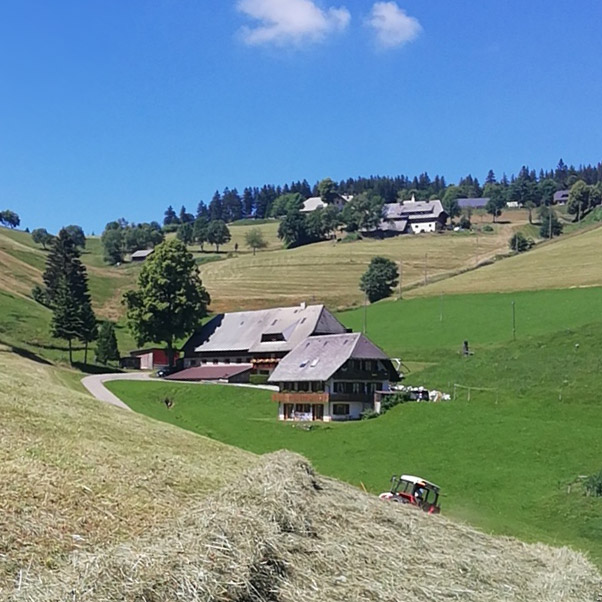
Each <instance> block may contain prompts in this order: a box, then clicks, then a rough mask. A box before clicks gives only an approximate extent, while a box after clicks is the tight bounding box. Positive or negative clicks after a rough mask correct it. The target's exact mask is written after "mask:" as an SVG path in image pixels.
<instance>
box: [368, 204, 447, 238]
mask: <svg viewBox="0 0 602 602" xmlns="http://www.w3.org/2000/svg"><path fill="white" fill-rule="evenodd" d="M448 217H449V216H448V215H447V213H446V212H445V210H444V209H443V206H442V205H441V201H439V200H434V201H416V200H414V198H413V197H412V200H411V201H403V202H399V203H386V204H385V205H384V206H383V220H382V221H381V223H380V225H379V226H378V229H379V230H380V231H381V232H385V233H390V234H405V233H414V234H420V233H422V232H437V231H438V230H441V229H442V228H444V227H445V224H446V222H447V218H448Z"/></svg>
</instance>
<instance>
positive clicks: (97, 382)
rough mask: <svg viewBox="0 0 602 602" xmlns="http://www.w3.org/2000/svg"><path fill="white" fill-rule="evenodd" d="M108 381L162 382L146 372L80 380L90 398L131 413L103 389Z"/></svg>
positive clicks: (267, 389)
mask: <svg viewBox="0 0 602 602" xmlns="http://www.w3.org/2000/svg"><path fill="white" fill-rule="evenodd" d="M109 380H146V381H159V382H163V381H161V380H160V379H158V378H153V377H151V375H150V374H149V373H148V372H114V373H108V374H92V375H90V376H84V378H82V385H84V387H86V389H87V390H88V392H89V393H90V395H92V397H95V398H96V399H98V400H99V401H104V402H105V403H110V404H111V405H113V406H116V407H118V408H121V409H122V410H128V411H129V412H131V411H132V409H131V408H130V407H129V406H128V405H126V404H125V403H123V401H121V399H119V397H117V395H114V394H113V393H111V391H109V390H108V389H107V388H106V387H105V385H104V383H105V382H107V381H109ZM169 382H170V384H171V383H177V382H181V384H188V385H192V384H196V385H208V384H218V385H225V386H228V387H251V388H253V389H264V390H266V391H272V392H274V391H278V387H276V386H274V385H250V384H246V383H222V382H206V381H201V382H191V381H186V382H184V381H177V380H171V381H169Z"/></svg>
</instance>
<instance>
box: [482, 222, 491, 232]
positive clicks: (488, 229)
mask: <svg viewBox="0 0 602 602" xmlns="http://www.w3.org/2000/svg"><path fill="white" fill-rule="evenodd" d="M483 232H493V226H490V225H489V224H485V225H484V226H483Z"/></svg>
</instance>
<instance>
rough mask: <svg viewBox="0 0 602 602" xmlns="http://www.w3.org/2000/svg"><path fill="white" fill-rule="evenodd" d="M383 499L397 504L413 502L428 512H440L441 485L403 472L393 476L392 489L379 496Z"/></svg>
mask: <svg viewBox="0 0 602 602" xmlns="http://www.w3.org/2000/svg"><path fill="white" fill-rule="evenodd" d="M378 497H379V498H380V499H381V500H387V501H389V502H395V503H397V504H411V505H412V506H417V507H418V508H420V509H421V510H424V512H428V514H439V512H441V507H440V506H439V487H438V486H437V485H435V484H434V483H430V482H429V481H427V480H426V479H423V478H422V477H413V476H411V475H407V474H403V475H401V476H399V477H398V476H396V475H393V476H392V477H391V491H386V492H385V493H381V494H380V495H379V496H378Z"/></svg>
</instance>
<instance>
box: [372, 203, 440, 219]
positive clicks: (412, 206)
mask: <svg viewBox="0 0 602 602" xmlns="http://www.w3.org/2000/svg"><path fill="white" fill-rule="evenodd" d="M444 212H445V210H444V209H443V205H442V204H441V201H439V200H433V201H405V202H403V203H386V204H385V205H384V206H383V217H384V219H385V220H398V219H409V220H412V219H415V218H421V217H432V218H433V219H437V218H438V217H439V216H440V215H441V213H444Z"/></svg>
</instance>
